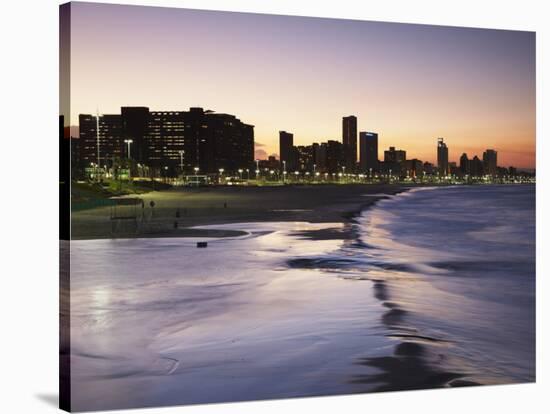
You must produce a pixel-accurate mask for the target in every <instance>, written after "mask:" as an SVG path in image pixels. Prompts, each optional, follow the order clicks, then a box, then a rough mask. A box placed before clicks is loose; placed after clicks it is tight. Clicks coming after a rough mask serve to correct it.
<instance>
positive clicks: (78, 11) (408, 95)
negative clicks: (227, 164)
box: [70, 3, 535, 169]
mask: <svg viewBox="0 0 550 414" xmlns="http://www.w3.org/2000/svg"><path fill="white" fill-rule="evenodd" d="M142 9H146V10H147V12H145V10H142ZM160 21H162V25H160V24H159V23H157V22H160ZM213 22H215V27H216V29H213V27H214V24H213ZM99 27H101V30H99ZM144 27H145V28H147V29H148V30H143V28H144ZM204 27H208V28H209V30H208V31H206V30H205V29H204ZM92 34H93V35H92ZM71 35H72V43H71V109H72V111H73V112H72V113H71V122H70V124H71V125H73V126H74V125H76V121H75V118H77V117H78V114H80V113H91V114H95V113H96V110H97V109H99V111H100V112H101V113H115V112H116V110H117V109H118V108H120V107H121V106H141V105H147V106H150V107H154V108H155V109H156V110H159V111H161V110H174V109H177V108H181V109H182V110H184V109H186V108H189V107H195V106H201V107H204V108H205V109H211V110H214V111H216V112H220V113H234V114H237V115H238V116H239V117H240V118H241V119H242V120H243V122H246V123H250V124H253V125H254V126H255V142H256V150H257V154H262V151H263V152H264V153H265V156H268V155H271V154H273V153H278V140H279V131H280V130H286V131H289V132H292V133H293V135H294V144H295V145H309V144H311V143H312V142H320V141H327V140H341V127H342V125H341V119H342V117H343V116H346V115H349V114H353V115H355V116H356V117H357V118H358V125H357V132H360V131H376V132H377V133H379V150H380V151H382V150H383V149H385V148H387V147H388V146H396V147H398V148H406V149H407V151H408V152H410V153H411V154H414V157H416V158H419V159H422V160H425V161H429V162H432V163H435V162H436V159H435V153H434V151H433V142H434V139H435V138H436V137H440V136H442V137H445V142H446V143H447V144H448V145H449V148H451V153H450V154H449V158H450V159H452V160H456V161H458V158H459V157H460V155H461V154H462V153H463V152H466V153H468V154H481V153H482V152H483V151H484V150H485V149H487V148H497V149H498V151H499V163H500V164H502V165H514V166H516V167H518V168H530V169H532V168H535V77H534V73H535V72H534V71H535V49H534V39H535V37H534V36H535V35H534V33H530V32H516V31H503V30H480V29H467V28H452V27H451V28H449V27H446V28H444V27H437V26H425V25H401V24H393V23H376V22H366V21H351V20H335V19H320V18H305V17H294V16H269V15H256V14H245V13H219V12H210V11H198V10H187V9H164V8H142V7H139V6H137V7H135V6H120V5H97V4H84V3H73V12H72V30H71ZM189 40H191V41H189ZM235 56H239V59H235ZM220 68H223V71H222V70H221V69H220ZM237 69H239V70H237ZM296 85H299V86H300V87H299V88H296Z"/></svg>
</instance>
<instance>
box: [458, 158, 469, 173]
mask: <svg viewBox="0 0 550 414" xmlns="http://www.w3.org/2000/svg"><path fill="white" fill-rule="evenodd" d="M460 172H461V173H462V174H464V175H466V174H470V160H469V159H468V155H467V154H466V153H464V154H462V155H461V156H460Z"/></svg>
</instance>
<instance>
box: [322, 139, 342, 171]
mask: <svg viewBox="0 0 550 414" xmlns="http://www.w3.org/2000/svg"><path fill="white" fill-rule="evenodd" d="M326 152H327V162H326V171H327V172H329V173H338V172H342V167H344V166H345V163H344V145H343V144H342V143H341V142H338V141H333V140H329V141H327V151H326Z"/></svg>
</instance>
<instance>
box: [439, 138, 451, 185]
mask: <svg viewBox="0 0 550 414" xmlns="http://www.w3.org/2000/svg"><path fill="white" fill-rule="evenodd" d="M437 169H438V171H439V175H440V176H442V177H444V176H446V175H447V174H448V173H449V148H447V144H445V142H444V141H443V138H438V139H437Z"/></svg>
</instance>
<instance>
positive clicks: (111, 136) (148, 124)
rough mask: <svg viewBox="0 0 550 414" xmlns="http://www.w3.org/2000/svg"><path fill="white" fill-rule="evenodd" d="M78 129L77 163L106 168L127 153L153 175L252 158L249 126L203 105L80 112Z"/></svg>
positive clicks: (237, 164) (208, 169)
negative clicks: (160, 108)
mask: <svg viewBox="0 0 550 414" xmlns="http://www.w3.org/2000/svg"><path fill="white" fill-rule="evenodd" d="M98 126H99V129H98V128H97V127H98ZM79 129H80V136H79V138H80V161H81V163H82V164H83V165H85V166H89V165H90V164H91V163H95V164H98V163H99V164H100V166H101V167H103V166H111V165H113V163H114V162H115V159H117V158H129V156H130V155H131V157H130V158H131V159H132V160H133V161H134V162H136V163H141V164H144V165H147V166H148V167H151V170H152V171H156V173H157V174H161V173H162V174H165V175H170V176H175V175H178V174H180V173H192V172H193V171H194V169H195V168H199V170H200V171H201V172H202V173H216V172H217V171H218V169H219V168H224V169H226V170H227V171H233V170H236V169H238V168H249V167H251V166H252V164H253V161H254V126H253V125H248V124H245V123H243V122H241V121H240V120H239V119H238V118H236V117H235V116H234V115H228V114H220V113H215V112H213V111H204V110H203V109H202V108H191V109H190V110H189V111H150V110H149V108H147V107H122V108H121V113H120V114H113V115H99V116H97V115H96V116H94V115H90V114H81V115H79ZM130 140H131V143H130V144H129V145H130V154H128V141H130Z"/></svg>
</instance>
